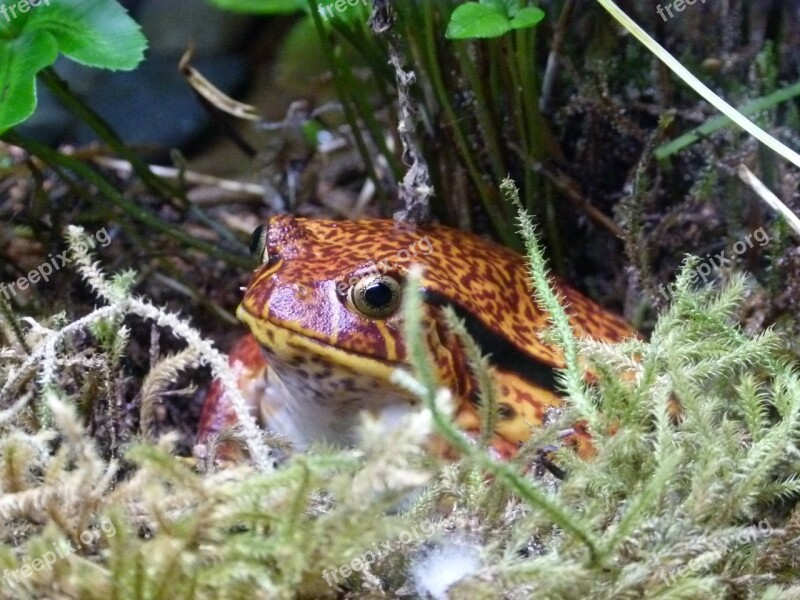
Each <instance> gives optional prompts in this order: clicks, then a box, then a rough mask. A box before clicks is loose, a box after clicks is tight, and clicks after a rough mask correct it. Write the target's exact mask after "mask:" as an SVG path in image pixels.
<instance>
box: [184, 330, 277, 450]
mask: <svg viewBox="0 0 800 600" xmlns="http://www.w3.org/2000/svg"><path fill="white" fill-rule="evenodd" d="M228 363H229V365H230V367H231V370H232V371H233V372H234V375H235V376H236V385H237V387H238V388H239V390H240V391H241V392H242V395H243V396H244V398H245V400H246V401H247V405H248V408H249V409H250V414H251V415H253V417H256V418H257V417H258V406H259V402H260V399H261V398H262V397H263V395H264V389H265V386H266V376H265V375H266V372H267V369H268V367H267V361H266V360H265V359H264V356H263V354H262V352H261V348H260V347H259V345H258V342H256V340H255V338H254V337H253V336H252V335H250V334H247V335H246V336H244V337H242V338H241V339H239V341H237V342H236V344H235V345H234V346H233V348H232V349H231V351H230V353H229V355H228ZM238 422H239V420H238V418H237V416H236V412H235V411H234V408H233V402H232V400H231V399H230V397H229V395H228V394H226V393H225V391H224V390H223V388H222V385H221V384H220V382H219V381H218V380H216V379H215V380H214V381H213V382H212V383H211V386H210V387H209V389H208V392H207V393H206V397H205V399H204V401H203V410H202V412H201V415H200V427H199V430H198V435H197V445H196V446H195V455H197V456H198V457H199V458H204V459H211V460H220V461H222V462H240V461H242V460H243V459H244V457H245V451H244V448H243V446H242V445H241V444H240V443H237V441H236V440H235V439H233V436H228V435H226V432H228V431H230V430H232V429H233V428H235V427H236V425H237V424H238Z"/></svg>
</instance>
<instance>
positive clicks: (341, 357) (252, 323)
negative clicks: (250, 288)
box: [236, 304, 403, 381]
mask: <svg viewBox="0 0 800 600" xmlns="http://www.w3.org/2000/svg"><path fill="white" fill-rule="evenodd" d="M236 316H237V317H238V319H239V320H240V321H242V322H243V323H245V324H246V325H247V326H248V327H249V328H250V331H251V333H252V334H253V335H254V336H255V338H256V339H257V340H258V341H259V343H260V344H261V345H262V346H264V347H266V348H269V350H270V351H271V352H273V353H275V354H277V355H281V354H290V353H294V352H296V351H297V350H304V351H306V352H308V353H309V354H311V355H313V356H315V357H318V358H321V359H322V360H324V361H326V362H329V364H335V365H339V366H341V367H344V368H348V369H351V370H353V371H355V372H357V373H360V374H362V375H365V376H368V377H374V378H376V379H379V380H381V381H389V380H390V377H391V375H392V373H393V372H394V371H395V370H396V369H397V368H398V367H401V366H402V364H403V363H399V362H391V361H384V360H380V359H376V358H373V357H369V356H364V355H361V354H355V353H353V352H348V351H344V350H341V349H339V348H337V347H336V346H333V345H331V344H330V343H328V342H322V341H319V340H317V339H315V338H313V337H312V336H310V335H308V334H306V333H304V332H301V331H297V330H293V329H289V328H287V327H286V326H279V325H275V324H273V323H271V322H270V321H268V320H266V319H263V318H260V317H256V316H254V315H252V314H251V313H250V312H248V310H247V309H246V308H245V306H244V305H243V304H240V305H239V308H238V309H237V311H236ZM381 325H382V326H383V327H385V325H383V324H381ZM309 333H310V332H309ZM386 339H387V340H392V338H391V336H390V335H388V331H387V332H386ZM392 341H393V340H392Z"/></svg>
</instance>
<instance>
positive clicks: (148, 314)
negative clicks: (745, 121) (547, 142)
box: [0, 185, 800, 598]
mask: <svg viewBox="0 0 800 600" xmlns="http://www.w3.org/2000/svg"><path fill="white" fill-rule="evenodd" d="M505 189H506V192H507V193H508V194H511V195H512V196H513V195H514V193H515V191H514V189H513V186H509V185H507V186H506V188H505ZM521 223H522V230H521V231H522V233H523V234H524V237H525V238H526V239H527V240H528V251H529V254H530V258H531V265H532V276H533V280H534V281H535V282H536V284H537V286H536V289H537V299H538V300H539V301H540V302H541V303H542V304H543V305H544V306H546V307H547V308H548V310H549V311H550V312H551V314H552V315H553V324H554V328H555V331H554V334H553V335H554V339H555V340H556V341H557V343H559V344H560V345H561V346H562V347H563V348H564V349H565V351H566V356H567V359H568V366H567V369H566V370H565V372H564V374H563V376H562V378H561V381H562V383H563V388H564V393H565V396H566V398H567V408H566V410H564V411H562V414H561V416H560V417H558V418H557V419H554V420H553V422H551V423H550V424H549V425H547V426H546V427H545V428H544V429H543V430H542V431H541V432H537V435H535V436H534V440H533V441H532V442H531V445H535V444H537V443H540V442H541V441H542V440H544V439H548V436H550V438H552V437H553V436H555V432H556V431H557V430H558V429H559V428H561V427H563V426H564V425H565V424H569V423H574V422H576V421H578V420H585V421H587V422H589V423H591V428H592V431H593V440H594V445H595V447H596V456H595V457H594V458H592V459H590V460H586V461H584V460H582V459H581V458H579V457H578V456H577V455H576V454H574V453H573V452H572V451H571V450H569V449H566V448H565V449H562V450H559V451H558V452H557V453H556V454H555V456H554V457H553V460H554V461H555V462H556V463H557V464H558V465H559V466H560V468H562V469H563V470H564V471H565V472H566V473H567V477H566V479H565V480H563V481H559V480H556V479H555V478H553V477H552V476H550V475H544V476H542V475H539V474H537V473H538V471H537V470H536V469H530V468H529V467H530V463H528V462H526V461H524V460H523V459H519V460H517V461H515V462H512V463H499V462H496V461H495V460H494V459H492V458H491V457H490V456H489V455H488V454H487V453H486V452H485V451H484V450H483V448H482V447H481V446H480V445H475V444H471V443H469V442H468V441H467V440H466V438H464V437H463V435H462V434H461V433H460V432H459V431H458V430H457V429H455V427H454V426H453V424H452V422H451V421H450V419H449V417H448V414H447V401H446V398H447V396H448V394H447V392H446V391H444V390H440V389H439V387H438V385H437V382H436V377H435V374H434V373H432V372H431V371H430V370H429V366H428V365H429V362H428V361H427V360H426V358H425V352H426V349H425V347H424V342H423V338H422V337H421V336H420V335H419V329H418V325H417V323H418V316H419V314H420V311H419V301H420V300H419V298H418V297H417V296H416V295H415V294H407V298H406V302H407V306H406V311H407V323H408V331H407V335H408V336H409V340H410V343H411V348H412V354H413V357H414V360H413V363H414V367H415V371H414V374H413V375H411V374H408V373H400V372H398V375H397V378H398V381H399V382H401V383H402V384H403V385H406V386H407V387H409V389H412V390H413V391H415V393H418V394H419V396H420V397H421V398H422V399H424V400H425V402H426V409H425V410H424V411H422V412H420V413H419V414H416V415H413V416H411V417H409V422H408V423H407V424H406V426H405V427H401V428H399V429H398V430H396V431H395V432H393V433H387V432H385V431H382V430H381V429H380V428H379V427H378V426H377V425H376V424H375V423H373V422H370V421H365V423H364V436H363V442H362V444H361V446H360V447H359V448H354V449H332V448H324V447H317V448H314V449H313V450H312V451H310V452H308V453H307V454H304V455H296V456H294V457H292V458H290V459H289V460H288V462H287V463H286V464H285V465H283V466H281V467H280V468H277V469H275V468H273V466H272V461H271V459H270V454H269V453H270V450H269V448H268V447H267V446H266V444H265V438H264V437H263V436H262V435H261V434H260V433H259V432H257V431H254V430H251V431H249V432H247V431H246V432H244V433H242V434H240V438H242V439H243V440H244V442H243V443H244V444H245V445H249V447H250V450H251V454H252V456H253V457H254V459H253V461H252V464H249V465H240V466H236V467H232V468H228V469H224V470H220V471H215V470H213V469H209V468H207V467H206V465H204V464H203V463H202V462H196V461H194V460H193V459H190V458H187V457H181V456H177V455H176V453H175V443H176V436H174V435H172V434H167V435H163V436H161V437H160V438H158V439H151V437H150V432H148V431H147V427H146V426H145V425H144V424H143V431H142V434H141V436H140V439H139V440H138V441H137V440H133V441H129V442H127V443H126V444H125V445H123V448H122V451H123V452H122V455H123V458H122V461H120V460H118V459H115V458H113V456H111V454H110V453H109V452H108V451H107V449H106V447H105V446H103V447H102V448H103V449H102V450H101V446H99V445H98V440H96V439H95V436H96V435H97V434H96V433H93V432H92V431H90V430H88V429H87V428H86V426H85V425H84V420H83V419H82V418H81V417H80V413H79V409H78V407H77V405H76V401H77V400H78V399H79V398H83V400H84V401H88V402H91V403H93V404H94V405H95V406H99V407H106V408H105V410H108V408H107V407H108V406H109V401H108V396H107V395H108V393H109V388H108V386H107V384H106V383H103V382H105V381H108V380H113V379H114V378H115V376H117V375H119V370H120V369H121V366H120V365H121V363H122V362H123V361H124V357H125V353H126V352H127V351H128V349H127V347H126V343H127V334H126V332H125V329H124V328H121V327H117V326H112V325H114V324H115V323H116V324H119V323H120V322H121V319H122V318H123V317H125V316H127V317H131V316H133V317H134V318H137V319H148V320H151V321H152V322H153V323H156V324H157V326H158V327H160V328H164V329H166V330H169V331H171V332H172V333H173V334H174V335H176V336H177V337H181V338H183V339H185V340H187V341H188V342H189V344H188V346H187V347H188V348H191V350H187V351H185V352H182V353H179V354H177V355H175V356H170V357H167V358H164V359H162V360H161V361H159V362H157V363H156V364H155V365H154V366H153V368H152V372H151V375H150V376H149V377H148V378H146V379H147V382H148V383H147V386H145V387H148V390H149V391H147V390H143V392H142V396H143V397H149V396H152V395H153V394H155V390H158V389H164V388H166V387H168V386H169V385H170V384H171V383H174V382H175V380H176V379H177V377H178V373H179V372H180V371H183V370H186V369H193V368H195V367H196V366H197V365H198V364H200V363H204V362H205V363H210V364H212V365H213V366H214V369H215V370H216V375H217V376H218V377H221V379H222V380H223V381H225V380H226V379H227V378H228V377H230V374H226V373H225V369H226V368H227V367H226V365H225V362H224V360H221V358H220V357H219V355H217V354H216V352H215V351H214V350H213V347H212V346H211V344H210V343H208V342H207V341H205V340H202V339H201V338H199V336H198V337H197V338H195V337H193V336H194V335H196V334H195V333H193V332H192V330H191V328H190V327H189V326H188V325H187V324H186V323H185V322H183V321H182V320H181V319H179V318H178V317H177V316H176V315H173V314H169V313H166V312H165V311H163V310H160V309H158V308H156V307H153V306H151V305H149V304H147V303H146V302H145V301H143V300H142V299H138V298H134V297H132V296H131V295H130V291H129V290H130V281H132V279H131V277H130V274H125V275H123V276H118V277H115V278H113V279H112V280H111V281H109V280H107V278H106V277H105V275H104V274H103V273H102V271H101V270H100V269H99V268H98V267H97V266H96V265H95V264H94V263H93V262H92V261H91V259H90V257H89V256H88V255H87V254H86V252H85V251H81V250H80V248H77V245H78V241H79V239H80V235H81V233H80V231H79V230H77V229H71V230H70V244H71V246H72V248H73V252H75V253H76V255H77V257H78V261H77V262H78V265H79V269H80V271H81V273H82V276H83V277H84V279H85V280H86V281H87V283H89V284H90V285H91V287H92V288H93V289H94V290H95V292H96V293H97V294H98V296H100V297H101V298H103V300H104V301H105V302H106V305H105V306H102V307H100V308H97V309H96V310H95V311H93V312H91V313H89V314H87V315H85V316H84V317H82V318H80V319H78V320H77V321H74V322H72V323H58V322H56V323H55V324H50V325H48V328H47V329H44V328H43V327H44V326H45V325H46V324H44V323H43V324H41V325H33V324H32V322H30V321H29V325H32V326H26V327H18V328H17V330H18V331H27V332H28V333H27V335H26V338H25V340H24V341H25V344H22V343H17V344H12V345H9V346H7V347H5V348H3V349H2V352H3V357H4V361H3V365H2V371H0V377H1V379H0V381H2V390H1V391H0V396H1V397H2V412H1V413H0V423H2V438H1V439H0V489H2V492H3V495H2V497H0V515H2V517H3V519H2V523H3V525H2V546H0V571H1V572H2V575H3V577H2V579H0V585H1V586H2V587H1V588H0V589H2V590H3V594H4V595H5V596H6V597H12V598H38V597H43V596H48V597H74V598H108V597H116V598H166V597H170V598H172V597H182V598H223V597H224V598H237V597H243V598H244V597H247V598H254V597H255V598H262V597H263V598H281V597H283V598H292V597H306V598H321V597H342V596H344V597H370V596H375V597H379V596H381V594H389V595H396V594H402V593H409V594H413V593H415V591H414V590H415V587H414V582H415V581H417V584H418V585H423V586H424V585H427V584H425V583H424V582H423V584H420V583H419V581H418V580H419V578H420V577H425V575H424V574H425V573H426V571H425V568H424V565H425V564H426V562H427V561H429V560H431V558H430V557H431V556H435V555H436V554H432V553H436V552H440V553H441V552H444V550H442V548H445V549H446V548H448V547H451V548H452V547H454V548H455V550H452V549H451V550H450V551H451V552H463V553H465V554H469V556H470V557H472V558H470V560H471V561H473V562H469V561H466V562H465V564H474V561H475V560H477V561H478V562H477V564H478V565H479V566H478V568H477V571H475V572H473V573H471V574H469V576H468V577H466V578H463V579H461V581H459V582H457V583H456V584H455V586H454V587H453V588H452V589H451V592H452V597H456V598H459V597H463V598H494V597H497V596H498V595H500V594H506V595H508V596H510V597H521V596H526V595H527V596H531V595H535V596H536V597H541V598H575V597H587V596H591V597H593V598H619V597H659V598H692V597H719V598H723V597H725V598H729V597H742V598H745V597H765V598H789V597H794V595H795V594H796V590H795V589H794V588H793V585H794V584H793V580H794V575H793V565H794V564H795V562H796V559H797V541H798V536H800V511H797V510H796V509H795V508H794V504H795V500H796V497H797V493H798V491H799V488H800V483H799V482H798V481H797V475H796V474H797V467H798V453H797V450H796V448H795V440H796V439H797V433H798V431H797V429H798V426H800V378H799V377H798V374H797V373H796V371H795V369H794V368H793V367H792V366H791V365H790V364H788V363H787V361H785V360H784V359H783V358H782V356H781V354H780V347H781V343H780V338H779V336H778V335H776V334H775V333H774V332H771V331H766V332H764V333H762V334H760V335H757V336H753V335H748V334H746V333H745V332H743V331H742V330H741V328H740V327H738V326H737V324H736V315H737V310H738V308H739V306H740V305H741V302H742V299H743V297H744V295H745V292H746V289H747V286H746V281H745V280H744V279H743V278H742V277H734V278H733V279H732V281H731V283H730V284H729V285H728V286H727V287H726V288H724V289H721V290H720V289H718V290H708V289H702V290H694V289H692V286H691V285H690V279H691V274H692V269H693V262H692V261H687V263H686V264H685V265H684V268H683V270H682V273H681V274H680V276H679V277H678V280H677V285H676V288H675V293H674V295H673V298H672V303H671V305H670V307H669V308H668V310H667V311H666V312H665V313H664V314H662V315H661V317H660V318H659V320H658V323H657V325H656V327H655V330H654V332H653V334H652V337H651V339H650V340H649V341H644V340H631V341H628V342H625V343H623V344H619V345H613V346H612V345H607V344H599V343H594V342H589V341H584V340H576V339H574V338H573V337H572V333H571V332H570V330H569V325H568V323H567V321H566V319H565V318H564V317H565V314H564V311H563V309H562V308H561V306H560V304H559V301H558V299H557V298H556V296H554V295H553V293H552V292H550V291H549V288H548V287H547V286H546V285H544V282H546V281H547V273H546V271H545V266H544V260H543V257H542V252H541V249H540V247H539V245H538V244H537V243H536V238H535V236H534V234H533V230H532V228H531V226H530V222H529V220H528V219H527V217H525V216H524V215H523V216H522V220H521ZM410 289H414V286H413V285H411V286H410ZM4 315H5V316H4V318H6V319H7V318H8V316H9V315H10V316H11V317H12V318H13V315H12V314H11V313H9V312H6V313H4ZM450 323H451V326H453V327H455V331H456V333H457V334H459V335H464V333H463V331H460V330H459V328H458V325H457V323H456V322H455V320H454V319H452V318H451V319H450ZM18 325H19V324H18ZM8 329H9V330H10V329H11V328H8ZM80 332H83V335H85V334H86V332H90V337H89V338H88V341H87V340H85V339H84V337H83V335H79V333H80ZM80 340H83V341H80ZM20 341H22V340H20ZM89 349H91V352H90V351H89ZM579 361H587V362H588V364H589V366H590V367H591V368H592V370H593V371H595V372H596V373H597V381H596V382H595V383H593V384H592V385H591V386H589V385H587V384H586V383H585V381H584V379H583V377H582V376H581V373H582V370H581V368H580V367H579V364H578V362H579ZM473 363H474V364H473V368H475V369H476V370H477V371H478V372H479V373H480V372H481V371H482V370H483V369H485V361H483V360H481V358H480V356H479V355H478V354H477V352H473ZM66 364H69V365H70V369H69V370H68V371H67V370H65V368H64V365H66ZM98 369H99V371H100V372H101V373H105V374H106V375H105V376H104V377H103V378H101V380H100V383H99V384H98V385H97V386H95V387H93V388H92V387H86V386H83V385H82V381H83V380H84V379H86V378H89V377H90V375H91V374H92V373H93V372H96V371H97V370H98ZM78 389H80V390H81V392H80V393H78V392H77V390H78ZM145 403H146V400H145V399H143V400H142V410H144V404H145ZM487 404H489V405H491V403H490V402H489V403H487ZM491 418H492V415H491V411H490V410H486V411H484V419H491ZM145 422H146V419H143V423H145ZM434 430H436V431H438V433H439V434H441V435H444V436H445V437H446V438H447V439H448V440H449V441H450V442H451V443H452V444H453V445H454V446H455V447H456V448H458V449H459V450H460V452H461V455H462V456H461V458H460V459H459V460H458V461H456V462H454V463H444V462H441V461H439V460H437V459H435V458H433V457H431V456H429V455H427V453H426V451H425V450H424V444H423V442H424V440H425V438H426V437H427V436H428V434H429V433H430V432H431V431H434ZM529 455H530V453H529V452H527V451H524V452H523V453H522V454H521V456H529ZM459 548H462V549H463V550H459ZM475 556H477V557H478V558H477V559H475V558H474V557H475ZM467 558H469V557H467ZM465 560H466V558H465ZM411 573H417V580H414V579H413V578H412V576H411ZM420 573H422V575H420ZM328 582H330V583H331V584H332V585H329V584H328Z"/></svg>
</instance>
